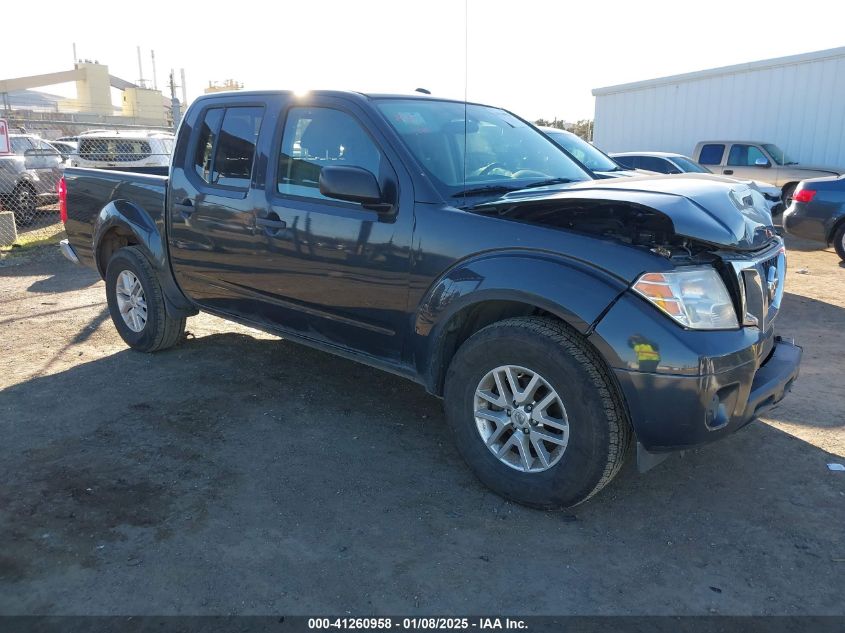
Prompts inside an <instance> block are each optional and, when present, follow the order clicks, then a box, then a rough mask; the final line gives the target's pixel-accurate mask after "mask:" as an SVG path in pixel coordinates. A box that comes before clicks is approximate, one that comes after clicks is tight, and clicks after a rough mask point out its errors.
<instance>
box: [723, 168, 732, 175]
mask: <svg viewBox="0 0 845 633" xmlns="http://www.w3.org/2000/svg"><path fill="white" fill-rule="evenodd" d="M722 173H723V174H725V175H726V176H730V175H731V174H732V173H734V170H733V169H726V170H724V171H723V172H722Z"/></svg>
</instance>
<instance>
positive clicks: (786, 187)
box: [780, 180, 798, 202]
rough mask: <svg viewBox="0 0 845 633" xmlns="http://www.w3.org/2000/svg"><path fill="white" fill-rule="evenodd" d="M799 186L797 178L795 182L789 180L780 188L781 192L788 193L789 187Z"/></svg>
mask: <svg viewBox="0 0 845 633" xmlns="http://www.w3.org/2000/svg"><path fill="white" fill-rule="evenodd" d="M797 186H798V181H797V180H796V181H795V182H788V183H786V184H785V185H784V186H783V187H781V188H780V192H781V193H782V194H784V193H786V190H787V189H790V188H791V189H795V187H797ZM784 202H785V201H784Z"/></svg>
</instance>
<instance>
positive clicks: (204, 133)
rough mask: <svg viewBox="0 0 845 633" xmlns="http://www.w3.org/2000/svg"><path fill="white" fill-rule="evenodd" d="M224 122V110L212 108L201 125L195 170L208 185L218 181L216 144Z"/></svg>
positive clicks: (195, 152)
mask: <svg viewBox="0 0 845 633" xmlns="http://www.w3.org/2000/svg"><path fill="white" fill-rule="evenodd" d="M222 122H223V108H211V109H210V110H206V111H205V116H204V117H203V120H202V124H201V125H200V133H199V139H198V140H197V147H196V150H195V151H194V170H195V171H196V172H197V175H198V176H199V177H200V178H202V179H203V180H204V181H206V182H208V183H212V182H215V181H216V180H217V178H216V175H215V173H214V165H213V162H214V143H215V142H216V140H217V135H218V134H219V133H220V124H221V123H222Z"/></svg>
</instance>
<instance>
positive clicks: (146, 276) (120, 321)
mask: <svg viewBox="0 0 845 633" xmlns="http://www.w3.org/2000/svg"><path fill="white" fill-rule="evenodd" d="M106 299H107V300H108V304H109V312H110V313H111V318H112V321H113V322H114V325H115V327H116V328H117V332H118V334H120V337H121V338H122V339H123V340H124V341H125V342H126V344H127V345H129V346H130V347H131V348H132V349H136V350H138V351H141V352H156V351H158V350H162V349H167V348H168V347H172V346H173V345H175V344H176V343H178V342H179V339H181V337H182V334H183V333H184V332H185V318H184V317H181V318H175V317H173V316H171V315H169V314H168V312H167V307H166V305H165V303H164V296H163V294H162V291H161V286H160V285H159V283H158V278H157V277H156V274H155V271H154V270H153V268H152V266H151V265H150V263H149V261H148V260H147V258H146V257H145V256H144V255H143V253H142V252H141V251H140V250H139V249H138V248H137V247H135V246H127V247H125V248H121V249H120V250H119V251H117V252H116V253H115V254H114V255H113V256H112V258H111V259H110V260H109V264H108V267H107V269H106Z"/></svg>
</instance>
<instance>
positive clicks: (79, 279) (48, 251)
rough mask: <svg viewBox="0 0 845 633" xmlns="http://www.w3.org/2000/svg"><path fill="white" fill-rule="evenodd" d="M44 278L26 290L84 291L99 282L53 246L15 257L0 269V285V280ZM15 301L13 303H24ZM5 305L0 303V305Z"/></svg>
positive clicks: (88, 271) (43, 291)
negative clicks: (24, 277)
mask: <svg viewBox="0 0 845 633" xmlns="http://www.w3.org/2000/svg"><path fill="white" fill-rule="evenodd" d="M20 276H26V277H42V276H43V277H44V278H43V279H38V280H36V281H34V282H33V283H32V284H30V286H29V287H28V288H27V291H28V292H34V293H57V292H69V291H72V290H81V289H83V288H88V287H89V286H92V285H93V284H95V283H97V282H98V281H100V276H99V274H98V273H97V271H95V270H92V269H90V268H87V267H83V266H76V265H74V264H72V263H70V262H69V261H67V260H66V259H65V258H64V257H62V256H61V254H60V253H59V252H58V251H57V249H56V247H55V246H49V247H41V248H38V249H36V250H35V251H34V252H32V253H26V254H23V255H16V256H15V260H13V261H11V262H5V263H4V265H3V266H0V283H1V282H2V279H3V278H4V277H7V278H8V277H20ZM24 299H25V298H18V299H16V300H24ZM3 303H7V301H4V300H2V299H0V304H3Z"/></svg>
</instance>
